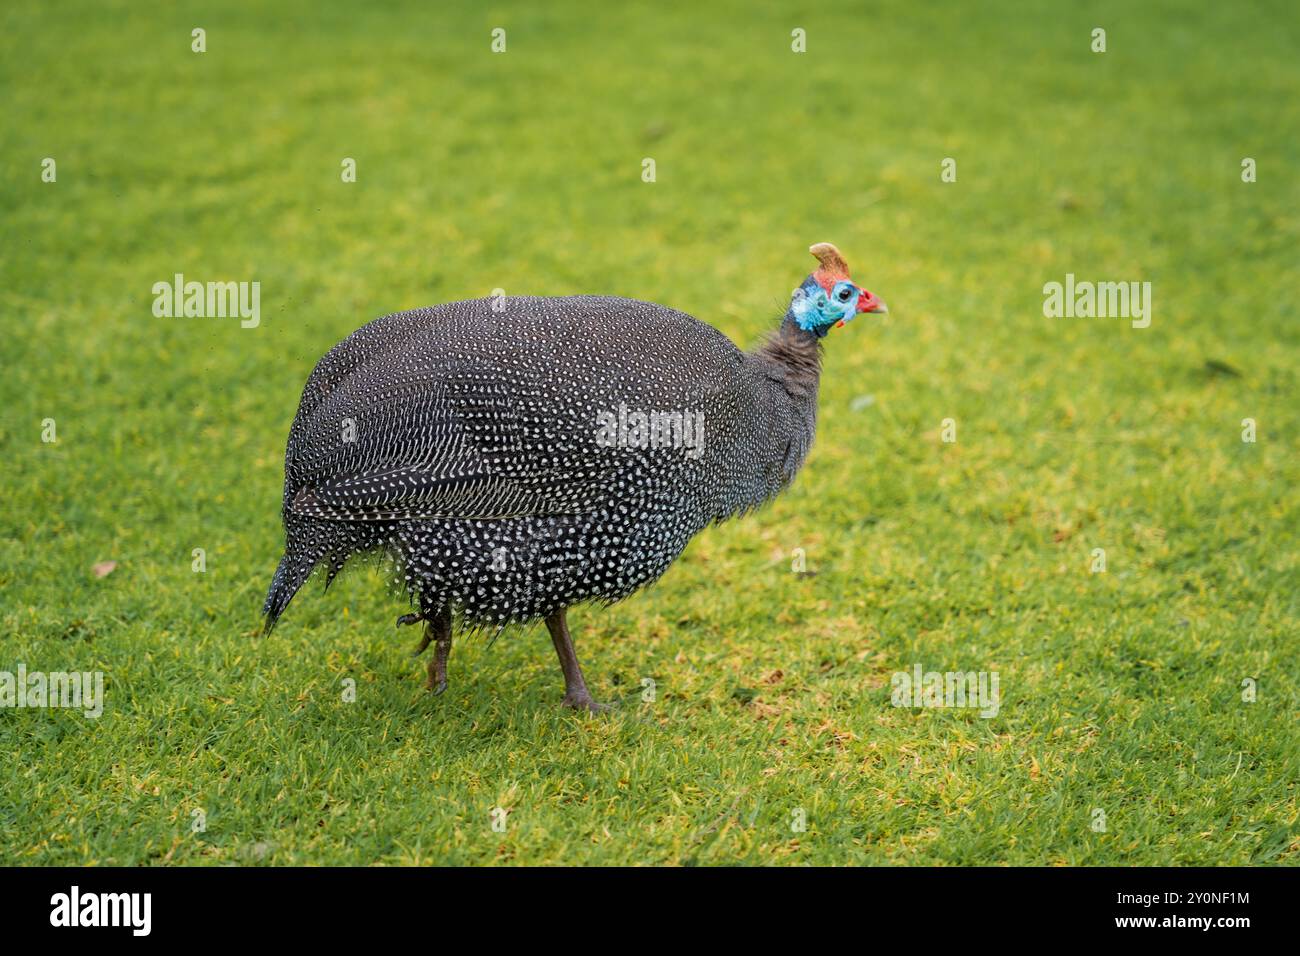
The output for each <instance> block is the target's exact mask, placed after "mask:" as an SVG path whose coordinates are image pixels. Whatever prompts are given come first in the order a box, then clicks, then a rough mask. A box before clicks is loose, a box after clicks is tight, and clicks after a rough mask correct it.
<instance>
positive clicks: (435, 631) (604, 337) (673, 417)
mask: <svg viewBox="0 0 1300 956" xmlns="http://www.w3.org/2000/svg"><path fill="white" fill-rule="evenodd" d="M810 251H811V252H812V253H813V255H814V256H816V257H817V259H818V261H819V263H820V266H819V268H818V269H817V271H816V272H814V273H813V274H812V275H810V276H808V277H807V278H806V279H805V280H804V282H803V283H802V285H800V287H799V288H798V289H796V290H795V292H794V295H793V296H792V299H791V304H790V307H789V309H788V310H787V312H786V314H785V317H784V319H783V320H782V322H781V325H780V328H779V329H778V330H777V332H776V333H775V334H774V335H773V336H771V338H770V339H769V340H768V341H767V342H766V343H765V344H763V345H761V346H760V347H759V348H757V349H756V350H754V351H752V352H748V353H746V352H742V351H740V350H739V349H737V348H736V347H735V346H734V345H733V344H732V343H731V342H730V340H728V339H727V337H726V336H725V335H723V334H722V333H721V332H719V331H717V330H716V329H714V328H712V327H711V326H709V325H706V324H704V323H703V322H700V321H699V320H697V319H694V318H692V317H691V316H689V315H686V314H684V313H682V312H677V311H675V310H673V309H667V308H664V307H663V306H660V305H653V304H651V303H647V302H637V301H633V300H630V299H620V298H612V297H607V296H575V297H569V298H532V297H510V298H504V297H501V298H493V299H482V300H476V301H469V302H453V303H450V304H447V305H440V306H435V307H433V308H426V309H416V310H414V311H411V312H399V313H396V314H394V315H388V316H384V317H383V318H380V319H376V320H374V321H373V322H371V323H369V324H368V325H365V326H363V327H362V328H360V329H358V330H357V331H356V332H354V333H352V334H351V335H350V336H348V337H347V338H346V339H344V340H343V341H342V342H340V343H339V344H338V345H336V346H334V348H332V349H330V351H329V352H328V353H326V355H325V357H324V358H322V359H321V360H320V362H319V363H318V364H317V365H316V368H315V370H314V371H313V372H312V374H311V377H310V378H309V379H308V380H307V385H306V387H305V388H304V390H303V394H302V400H301V402H300V404H299V406H298V414H297V416H296V417H295V418H294V422H293V426H292V428H291V429H290V432H289V442H288V449H287V451H286V453H285V479H284V498H283V515H284V527H285V537H286V541H287V545H286V549H285V554H284V557H283V559H282V560H281V561H280V565H279V567H278V568H277V569H276V572H275V577H274V579H273V580H272V582H271V588H270V591H269V593H268V594H267V596H266V604H265V606H264V608H263V613H265V615H266V616H267V622H268V629H269V627H271V626H274V624H275V621H276V619H277V618H278V617H279V616H280V614H281V613H282V612H283V611H284V609H285V606H286V605H287V604H288V603H289V601H290V600H291V599H292V598H293V595H294V594H295V593H296V592H297V591H298V589H299V588H300V587H301V586H302V584H303V583H304V582H305V581H306V580H307V578H308V576H309V575H310V574H311V572H312V571H313V569H314V568H316V567H317V566H318V565H319V566H324V567H325V568H326V571H327V575H328V579H333V577H334V575H335V574H337V573H338V571H339V570H340V569H341V568H342V567H343V564H344V562H345V561H346V560H347V559H348V557H350V556H351V555H353V554H358V553H361V552H368V551H376V550H378V551H386V552H388V553H389V554H391V555H392V556H393V557H394V558H395V560H396V561H397V565H398V567H399V569H400V575H401V577H402V579H403V581H404V584H405V587H406V589H407V590H408V592H409V593H410V595H411V596H412V598H413V599H414V600H416V601H417V602H418V607H419V613H418V614H408V615H404V616H403V617H402V618H399V623H414V622H416V621H424V622H425V623H426V631H425V636H424V640H423V643H422V644H421V645H420V650H424V649H425V648H426V647H427V646H428V645H429V644H430V643H431V642H436V643H435V651H434V659H433V661H432V662H431V663H430V665H429V681H428V686H429V687H430V689H432V690H433V691H434V692H435V693H440V692H441V691H442V690H443V689H444V688H445V687H446V680H447V678H446V667H447V658H448V655H449V654H450V651H451V637H452V618H453V612H455V614H456V615H457V616H458V617H459V619H460V620H461V622H462V623H463V624H465V625H468V626H470V627H483V626H503V625H506V624H509V623H515V622H526V621H532V620H536V619H538V618H544V619H545V620H546V624H547V628H548V629H549V631H550V634H551V639H552V641H553V642H554V645H555V649H556V652H557V653H558V655H559V658H560V665H561V667H562V668H563V671H564V682H565V697H564V703H565V704H566V705H569V706H572V707H579V708H587V709H593V710H594V709H597V708H598V705H597V704H596V703H595V702H594V701H593V700H592V698H591V695H590V693H588V691H587V687H586V684H585V682H584V680H583V676H582V671H581V669H580V667H579V666H578V659H577V656H576V654H575V653H574V650H573V642H572V640H571V638H570V637H569V631H568V626H567V624H566V620H565V611H566V609H567V608H569V607H571V606H573V605H574V604H578V603H581V602H584V601H603V602H613V601H617V600H620V599H621V598H624V597H627V596H628V595H630V594H632V593H633V592H634V591H636V590H637V589H638V588H641V587H644V586H645V585H646V584H649V583H650V582H652V581H654V580H655V579H657V578H658V577H659V576H660V575H661V574H663V573H664V571H665V570H667V568H668V566H669V565H670V564H671V563H672V562H673V560H674V559H675V558H676V557H677V556H678V555H679V554H681V552H682V550H683V549H684V548H685V547H686V543H687V542H688V541H689V540H690V539H691V537H692V535H694V534H695V533H696V532H698V531H700V530H701V529H702V528H704V527H705V526H706V525H708V524H710V523H711V522H715V521H721V520H723V519H725V518H728V517H731V516H733V515H738V514H742V513H744V512H746V511H749V510H750V509H752V508H756V507H758V506H759V505H761V504H763V503H764V502H766V501H768V500H769V499H771V498H772V497H773V496H774V495H776V494H777V492H779V491H780V490H781V489H782V488H784V487H785V486H786V485H788V484H789V483H790V481H791V480H792V479H793V478H794V476H795V472H796V471H798V469H799V466H800V465H801V464H802V463H803V460H804V457H805V456H806V455H807V453H808V449H809V447H810V446H811V444H812V440H813V430H814V425H815V422H816V413H817V385H818V378H819V376H820V373H821V341H820V340H821V339H822V338H823V337H824V336H825V335H826V334H827V332H828V331H829V330H830V329H831V328H832V327H834V326H836V325H843V324H844V322H846V321H848V320H850V319H852V318H853V317H854V316H855V315H856V314H857V313H859V312H883V311H885V308H884V305H883V304H882V303H880V301H879V300H878V299H876V297H875V296H873V295H872V294H871V293H870V292H867V291H866V290H864V289H862V288H860V287H859V286H856V285H854V284H853V283H852V282H851V281H850V280H849V271H848V267H847V266H846V264H845V262H844V259H843V257H842V256H841V255H840V253H839V251H838V250H837V249H836V248H835V247H834V246H832V245H830V244H829V243H819V244H818V245H815V246H813V247H812V248H811V250H810Z"/></svg>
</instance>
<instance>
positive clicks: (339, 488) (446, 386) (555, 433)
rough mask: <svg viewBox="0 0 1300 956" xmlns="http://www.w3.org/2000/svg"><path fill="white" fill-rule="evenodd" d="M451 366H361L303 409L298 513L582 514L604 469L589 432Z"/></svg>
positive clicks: (522, 388)
mask: <svg viewBox="0 0 1300 956" xmlns="http://www.w3.org/2000/svg"><path fill="white" fill-rule="evenodd" d="M529 401H530V399H529V389H528V386H527V382H523V383H520V382H515V383H513V384H512V386H511V387H510V389H508V390H507V389H506V388H504V387H503V386H501V385H499V384H496V383H494V382H493V381H492V375H491V370H490V368H488V367H484V368H481V369H476V368H475V367H474V366H473V365H472V364H469V363H465V362H463V361H462V362H460V363H457V364H455V365H454V366H447V367H443V368H441V369H438V370H436V371H435V372H433V373H432V375H431V374H430V373H429V370H422V371H421V372H420V373H417V374H415V375H412V376H408V377H406V378H405V379H402V378H398V379H397V381H396V382H395V381H394V379H393V377H392V375H391V372H390V373H388V374H387V375H385V374H382V373H381V374H360V375H359V376H357V377H356V380H355V381H349V382H344V383H342V384H341V385H340V386H338V387H336V388H335V389H334V390H333V391H332V392H331V394H330V395H329V396H327V397H326V398H325V400H324V401H323V402H321V403H320V404H319V405H317V406H316V407H315V408H314V409H313V410H311V411H310V412H309V413H308V415H307V418H308V421H307V422H306V423H304V424H303V427H302V428H301V431H300V436H299V440H298V442H297V445H298V447H299V449H300V450H299V456H298V459H297V460H296V461H293V462H291V463H290V469H289V470H290V474H291V476H292V479H293V481H294V483H295V485H296V486H297V487H296V491H295V493H294V494H293V496H292V498H291V499H290V501H289V508H290V510H292V511H293V512H294V513H296V514H300V515H306V516H311V517H316V518H324V519H329V520H337V521H397V520H418V519H424V518H449V517H451V518H478V519H489V518H514V517H524V516H529V515H545V514H565V513H575V512H581V511H587V510H589V509H590V507H591V506H592V504H593V498H594V497H595V496H596V494H597V491H598V488H599V482H598V481H597V482H593V483H588V482H575V481H573V476H574V475H575V474H578V475H581V474H583V473H589V474H590V475H591V477H597V473H599V472H601V471H604V470H605V469H603V468H601V467H600V463H599V462H598V461H596V462H593V461H592V460H591V456H592V454H593V452H594V451H595V450H596V449H595V448H594V442H593V439H592V430H591V429H590V428H589V427H586V428H584V427H583V426H582V425H581V424H580V423H579V422H578V421H576V420H568V419H566V418H564V417H563V415H559V414H556V413H555V411H554V409H547V410H543V409H544V403H543V401H542V396H541V395H540V394H539V395H538V396H537V399H536V401H534V402H533V403H532V405H531V406H530V405H529Z"/></svg>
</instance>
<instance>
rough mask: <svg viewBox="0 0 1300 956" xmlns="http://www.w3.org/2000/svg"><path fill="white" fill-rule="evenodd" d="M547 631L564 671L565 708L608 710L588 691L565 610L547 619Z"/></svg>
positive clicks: (593, 710) (595, 710)
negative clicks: (570, 634) (593, 698)
mask: <svg viewBox="0 0 1300 956" xmlns="http://www.w3.org/2000/svg"><path fill="white" fill-rule="evenodd" d="M546 629H547V630H548V631H550V632H551V643H552V644H554V645H555V653H556V655H557V656H558V657H559V658H560V669H561V670H562V671H564V701H563V704H564V706H565V707H572V708H574V709H575V710H589V711H592V712H593V713H594V712H597V711H602V710H608V709H609V708H608V707H606V706H605V705H604V704H598V703H596V702H595V701H594V700H592V697H591V692H590V691H588V690H587V682H586V681H585V680H583V677H582V667H581V666H580V665H579V664H578V655H577V653H576V652H575V651H574V649H573V638H571V637H570V636H569V624H568V621H566V620H565V612H564V610H563V609H561V610H559V611H556V612H555V613H554V614H552V615H551V616H550V617H548V618H547V619H546Z"/></svg>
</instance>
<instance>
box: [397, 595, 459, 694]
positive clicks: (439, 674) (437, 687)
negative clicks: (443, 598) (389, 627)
mask: <svg viewBox="0 0 1300 956" xmlns="http://www.w3.org/2000/svg"><path fill="white" fill-rule="evenodd" d="M417 621H424V637H423V638H421V639H420V646H419V647H417V648H416V649H415V656H416V657H419V656H420V655H421V654H423V653H424V650H425V648H427V647H428V646H429V645H430V644H433V645H434V648H433V659H432V660H431V661H429V679H428V680H426V681H425V682H424V686H425V689H426V690H429V691H431V692H432V693H433V696H434V697H437V696H438V695H439V694H441V693H442V692H443V691H445V690H446V689H447V658H449V657H451V607H450V606H448V607H445V608H443V609H442V610H440V611H437V612H435V613H434V615H433V616H432V617H426V616H425V615H424V614H423V613H420V614H403V615H402V616H401V617H399V618H398V619H397V625H398V627H401V626H402V625H403V624H415V623H416V622H417Z"/></svg>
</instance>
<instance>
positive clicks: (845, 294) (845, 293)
mask: <svg viewBox="0 0 1300 956" xmlns="http://www.w3.org/2000/svg"><path fill="white" fill-rule="evenodd" d="M850 294H851V293H850V292H849V290H848V289H840V301H841V302H848V301H849V295H850Z"/></svg>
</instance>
